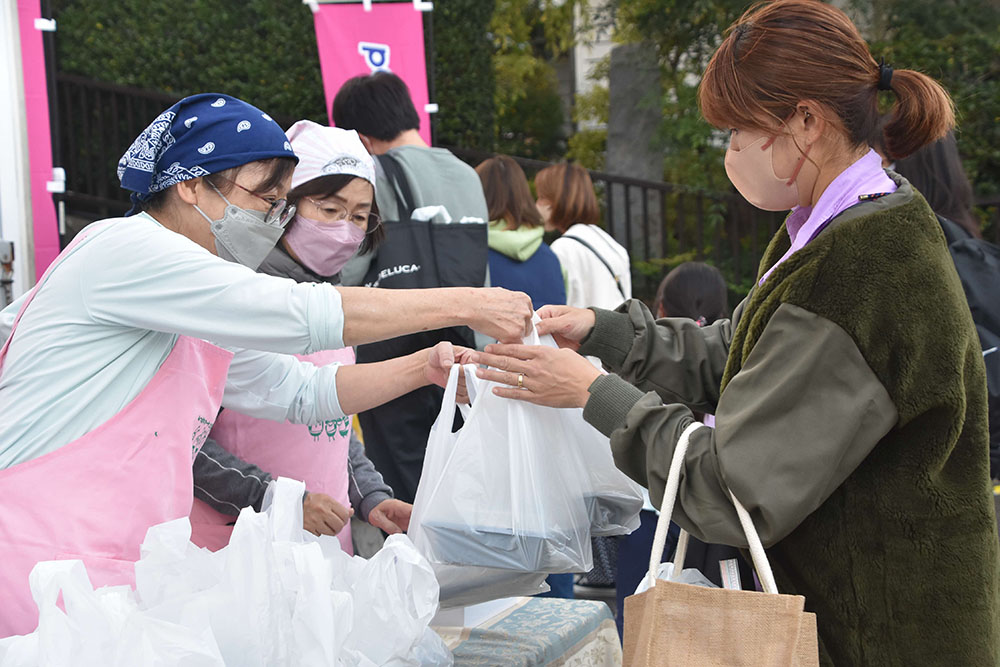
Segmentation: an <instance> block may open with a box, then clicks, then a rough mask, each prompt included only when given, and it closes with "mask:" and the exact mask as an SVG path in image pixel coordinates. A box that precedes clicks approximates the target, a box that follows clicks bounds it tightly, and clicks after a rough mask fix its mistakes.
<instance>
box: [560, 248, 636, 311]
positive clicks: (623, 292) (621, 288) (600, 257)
mask: <svg viewBox="0 0 1000 667" xmlns="http://www.w3.org/2000/svg"><path fill="white" fill-rule="evenodd" d="M559 238H562V239H573V240H574V241H576V242H577V243H579V244H580V245H582V246H583V247H584V248H586V249H587V250H589V251H590V252H592V253H594V256H595V257H597V259H599V260H601V264H603V265H604V268H606V269H607V270H608V273H610V274H611V277H612V278H614V279H615V285H617V286H618V293H619V294H621V295H622V299H626V300H627V299H628V297H627V296H625V289H624V288H623V287H622V281H621V280H619V279H618V274H617V273H615V270H614V269H612V268H611V265H610V264H608V260H606V259H604V257H603V256H602V255H601V253H599V252H597V248H595V247H594V246H592V245H590V244H589V243H587V242H586V241H584V240H583V239H581V238H580V237H579V236H570V235H569V234H563V235H562V236H560V237H559Z"/></svg>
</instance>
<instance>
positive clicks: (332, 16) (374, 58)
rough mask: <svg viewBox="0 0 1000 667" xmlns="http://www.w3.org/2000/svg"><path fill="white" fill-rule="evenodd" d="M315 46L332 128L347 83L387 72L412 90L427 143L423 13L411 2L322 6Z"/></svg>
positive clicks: (428, 124)
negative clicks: (339, 96) (368, 7)
mask: <svg viewBox="0 0 1000 667" xmlns="http://www.w3.org/2000/svg"><path fill="white" fill-rule="evenodd" d="M313 18H314V19H315V22H316V43H317V45H318V46H319V63H320V69H321V70H322V72H323V88H324V89H325V91H326V112H327V117H328V118H330V124H331V125H332V124H333V114H332V112H331V107H332V106H333V98H334V96H335V95H336V94H337V91H338V90H340V87H341V86H342V85H343V84H344V82H345V81H347V80H348V79H350V78H352V77H355V76H357V75H359V74H369V73H371V72H374V71H376V70H389V71H391V72H393V73H394V74H396V75H397V76H399V78H401V79H402V80H403V81H405V82H406V85H407V86H409V88H410V96H411V97H412V98H413V104H414V106H416V108H417V113H418V114H419V116H420V136H422V137H423V138H424V141H426V142H427V143H428V144H430V143H431V122H430V116H429V115H428V113H427V111H426V110H425V109H424V107H425V106H426V105H427V103H428V95H427V66H426V63H425V59H424V29H423V15H422V12H420V11H418V10H417V9H415V8H414V3H413V2H393V3H389V2H377V3H372V6H371V11H367V12H366V11H365V10H364V7H363V6H362V4H361V3H360V2H359V3H357V4H321V5H319V11H318V12H316V13H315V14H314V15H313Z"/></svg>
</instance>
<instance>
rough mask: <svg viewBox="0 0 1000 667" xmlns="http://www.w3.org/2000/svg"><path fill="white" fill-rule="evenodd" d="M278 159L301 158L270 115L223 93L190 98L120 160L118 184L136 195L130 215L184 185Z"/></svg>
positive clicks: (165, 115)
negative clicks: (204, 177)
mask: <svg viewBox="0 0 1000 667" xmlns="http://www.w3.org/2000/svg"><path fill="white" fill-rule="evenodd" d="M275 157H289V158H293V159H295V160H296V161H297V160H298V158H296V157H295V153H294V152H293V151H292V145H291V143H289V141H288V137H287V136H285V133H284V131H283V130H282V129H281V127H280V126H279V125H278V124H277V123H276V122H275V121H274V119H272V118H271V117H270V116H268V115H267V114H266V113H264V112H263V111H261V110H260V109H258V108H257V107H255V106H253V105H251V104H247V103H246V102H244V101H243V100H238V99H236V98H235V97H231V96H229V95H221V94H219V93H202V94H199V95H192V96H191V97H185V98H184V99H183V100H181V101H180V102H178V103H177V104H175V105H173V106H172V107H170V108H169V109H167V110H166V111H164V112H163V113H161V114H160V115H159V116H157V117H156V120H154V121H153V122H152V123H150V124H149V127H147V128H146V129H145V130H143V131H142V134H140V135H139V136H138V138H136V140H135V141H134V142H133V143H132V145H131V146H130V147H129V149H128V150H127V151H125V154H124V155H123V156H122V157H121V159H120V160H119V161H118V180H119V181H121V184H122V187H123V188H125V189H126V190H131V191H132V209H131V210H130V211H129V212H128V213H127V215H132V214H134V213H137V212H138V210H139V209H138V204H139V202H144V201H148V200H149V199H150V197H152V196H153V195H154V194H156V193H157V192H162V191H163V190H166V189H167V188H169V187H170V186H172V185H176V184H178V183H180V182H181V181H186V180H189V179H192V178H198V177H199V176H207V175H208V174H214V173H216V172H219V171H223V170H225V169H230V168H232V167H239V166H240V165H244V164H247V163H248V162H255V161H257V160H267V159H269V158H275Z"/></svg>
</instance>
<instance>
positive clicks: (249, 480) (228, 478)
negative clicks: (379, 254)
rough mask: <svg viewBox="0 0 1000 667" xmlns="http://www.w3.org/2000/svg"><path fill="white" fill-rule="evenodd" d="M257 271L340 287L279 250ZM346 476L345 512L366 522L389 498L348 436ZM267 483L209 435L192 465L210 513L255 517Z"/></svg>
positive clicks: (354, 439)
mask: <svg viewBox="0 0 1000 667" xmlns="http://www.w3.org/2000/svg"><path fill="white" fill-rule="evenodd" d="M258 270H259V271H260V272H261V273H267V274H269V275H272V276H278V277H281V278H291V279H292V280H294V281H296V282H300V283H305V282H327V283H331V284H334V285H336V284H339V283H340V280H339V276H334V277H333V278H324V277H322V276H318V275H316V274H314V273H312V272H311V271H309V270H307V269H305V268H304V267H302V266H301V265H300V264H299V263H298V262H296V261H295V260H293V259H292V258H291V257H290V256H289V254H288V253H287V252H285V250H284V249H283V248H281V246H280V245H279V246H278V247H276V248H275V249H274V250H272V251H271V254H270V255H268V256H267V258H266V259H265V260H264V262H263V264H261V266H260V269H258ZM347 471H348V476H349V480H348V481H349V484H348V497H349V498H350V501H351V506H352V507H354V509H355V510H356V511H357V513H358V516H359V517H360V518H362V519H364V520H365V521H367V520H368V513H369V512H371V511H372V509H373V508H374V507H375V506H376V505H378V504H379V503H381V502H382V501H384V500H388V499H389V498H392V497H393V494H392V489H391V488H390V487H389V486H388V485H387V484H386V483H385V482H384V481H383V480H382V475H380V474H379V472H378V471H377V470H376V469H375V465H374V464H373V463H372V462H371V461H370V460H369V459H368V457H367V456H366V455H365V448H364V445H363V444H361V441H360V440H359V439H358V437H357V435H356V434H355V433H354V432H353V431H352V432H351V443H350V448H349V450H348V460H347ZM272 479H273V477H272V476H271V474H270V473H268V472H266V471H264V470H261V469H260V468H259V467H257V466H256V465H254V464H253V463H250V462H248V461H244V460H243V459H241V458H240V457H238V456H236V455H235V454H232V453H231V452H229V451H227V450H225V449H224V448H223V447H222V446H221V445H219V443H217V442H216V441H215V440H214V439H213V438H212V437H211V435H210V436H209V438H208V440H206V441H205V445H204V446H203V447H202V448H201V451H199V452H198V455H197V456H196V457H195V460H194V497H195V498H198V499H199V500H202V501H204V502H206V503H208V504H209V505H210V506H211V507H212V508H213V509H215V510H216V511H218V512H222V513H223V514H229V515H231V516H234V517H235V516H237V515H238V514H239V513H240V509H241V508H243V507H248V506H249V507H253V508H254V509H255V510H257V511H260V507H261V502H262V501H263V500H264V491H265V490H266V489H267V484H268V482H270V481H271V480H272ZM307 491H308V489H307Z"/></svg>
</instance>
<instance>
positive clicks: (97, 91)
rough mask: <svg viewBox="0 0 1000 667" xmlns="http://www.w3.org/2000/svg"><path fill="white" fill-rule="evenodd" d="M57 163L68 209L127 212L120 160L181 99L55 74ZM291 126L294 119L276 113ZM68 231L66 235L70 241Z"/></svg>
mask: <svg viewBox="0 0 1000 667" xmlns="http://www.w3.org/2000/svg"><path fill="white" fill-rule="evenodd" d="M55 85H56V94H55V102H54V104H55V105H56V106H55V110H56V113H55V114H54V118H53V121H52V122H53V124H54V125H55V127H54V131H55V132H56V133H58V136H59V139H60V140H59V141H58V142H57V144H56V145H57V146H58V148H57V151H58V152H59V153H60V154H58V155H55V156H54V158H55V165H56V166H59V167H63V168H65V169H66V192H65V193H64V194H62V195H57V196H58V197H59V198H60V199H61V200H62V201H64V202H66V208H67V213H68V214H71V215H75V216H79V217H81V218H84V219H93V220H98V219H101V218H107V217H114V216H118V215H122V214H123V213H125V211H127V210H128V208H129V206H130V204H129V196H128V192H126V191H125V190H122V189H121V187H119V185H118V177H117V169H118V159H119V158H120V157H121V156H122V154H124V153H125V151H126V150H127V149H128V147H129V146H130V145H131V144H132V142H133V141H134V140H135V138H136V137H137V136H139V133H141V132H142V131H143V130H144V129H145V128H146V126H147V125H149V123H150V122H152V120H153V119H154V118H156V117H157V116H158V115H159V114H160V112H162V111H163V110H165V109H166V108H168V107H169V106H171V105H172V104H173V103H174V102H176V101H177V100H179V99H180V97H181V96H179V95H169V94H166V93H159V92H154V91H149V90H143V89H141V88H131V87H127V86H119V85H116V84H113V83H105V82H103V81H96V80H94V79H88V78H85V77H80V76H74V75H72V74H64V73H59V74H57V75H56V76H55ZM275 120H276V121H278V123H280V124H282V127H283V128H285V129H287V128H288V127H289V126H290V125H291V124H292V123H293V122H294V120H291V121H289V120H288V119H286V118H279V117H275ZM69 240H70V238H69V235H67V238H64V239H63V242H64V243H66V242H68V241H69Z"/></svg>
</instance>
